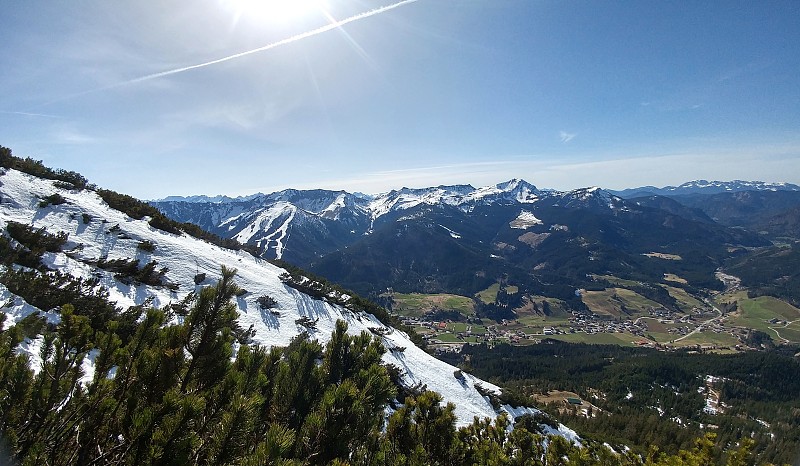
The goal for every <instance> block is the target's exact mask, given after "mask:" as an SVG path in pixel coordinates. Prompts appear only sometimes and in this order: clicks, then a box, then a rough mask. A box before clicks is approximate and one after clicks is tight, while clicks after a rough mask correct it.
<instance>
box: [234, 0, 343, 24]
mask: <svg viewBox="0 0 800 466" xmlns="http://www.w3.org/2000/svg"><path fill="white" fill-rule="evenodd" d="M228 3H229V5H230V6H231V7H232V8H233V10H235V12H236V16H237V17H238V18H240V19H244V18H246V19H248V20H255V21H259V22H269V23H280V24H287V23H291V22H293V21H297V20H301V19H303V18H304V17H306V16H309V15H311V14H313V13H324V12H325V11H326V9H327V6H328V5H327V1H325V0H229V1H228Z"/></svg>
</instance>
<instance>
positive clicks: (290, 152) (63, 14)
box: [0, 0, 800, 199]
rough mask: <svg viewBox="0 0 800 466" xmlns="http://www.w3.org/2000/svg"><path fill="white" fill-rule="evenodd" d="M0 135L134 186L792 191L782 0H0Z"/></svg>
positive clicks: (137, 192) (796, 67)
mask: <svg viewBox="0 0 800 466" xmlns="http://www.w3.org/2000/svg"><path fill="white" fill-rule="evenodd" d="M0 43H2V44H3V46H2V47H0V89H1V90H2V92H0V145H3V146H6V147H9V148H11V149H12V151H13V152H14V154H15V155H18V156H23V157H32V158H34V159H37V160H42V161H43V162H44V163H45V164H46V165H48V166H51V167H56V168H64V169H67V170H73V171H77V172H80V173H81V174H83V175H84V176H86V177H87V178H88V179H89V180H90V181H91V182H93V183H96V184H97V185H99V186H101V187H104V188H108V189H113V190H116V191H118V192H122V193H126V194H130V195H133V196H136V197H139V198H143V199H157V198H162V197H166V196H168V195H192V194H207V195H217V194H225V195H229V196H238V195H247V194H253V193H256V192H265V193H268V192H273V191H277V190H280V189H285V188H296V189H312V188H325V189H336V190H340V189H341V190H346V191H350V192H356V191H358V192H364V193H379V192H385V191H389V190H391V189H397V188H400V187H403V186H407V187H428V186H436V185H442V184H472V185H473V186H476V187H478V186H487V185H492V184H496V183H500V182H502V181H505V180H508V179H511V178H522V179H525V180H526V181H528V182H531V183H533V184H535V185H536V186H537V187H539V188H552V189H561V190H566V189H573V188H579V187H586V186H601V187H605V188H611V189H621V188H626V187H635V186H643V185H655V186H659V187H660V186H665V185H677V184H680V183H683V182H685V181H689V180H695V179H707V180H733V179H743V180H762V181H772V182H778V181H785V182H791V183H796V184H800V2H798V1H797V0H790V1H770V0H765V1H759V2H753V1H741V2H740V1H735V0H725V1H688V0H687V1H663V0H658V1H651V0H631V1H626V0H615V1H600V0H598V1H573V0H559V1H557V0H552V1H551V0H541V1H538V0H485V1H478V0H405V1H400V2H399V3H398V2H397V1H393V0H374V1H373V0H291V1H282V0H261V1H259V0H193V1H191V2H186V1H185V0H180V1H178V0H159V1H154V0H151V1H142V0H136V1H134V0H120V1H114V2H108V1H105V0H77V1H72V2H53V1H50V0H26V1H18V2H5V3H4V5H3V6H2V14H0Z"/></svg>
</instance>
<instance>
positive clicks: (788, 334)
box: [776, 322, 800, 343]
mask: <svg viewBox="0 0 800 466" xmlns="http://www.w3.org/2000/svg"><path fill="white" fill-rule="evenodd" d="M776 330H777V332H778V333H780V335H781V337H783V338H785V339H787V340H789V341H791V342H793V343H800V322H795V323H793V324H790V325H789V326H788V327H786V328H780V327H778V328H777V329H776Z"/></svg>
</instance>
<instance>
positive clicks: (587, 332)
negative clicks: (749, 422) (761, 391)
mask: <svg viewBox="0 0 800 466" xmlns="http://www.w3.org/2000/svg"><path fill="white" fill-rule="evenodd" d="M401 319H402V320H403V323H405V324H406V325H408V326H411V327H412V328H414V329H415V330H416V331H417V332H418V333H420V334H421V335H422V336H423V338H424V339H425V341H426V342H427V343H428V346H429V347H431V349H432V350H433V351H434V352H457V351H460V349H461V347H462V346H463V345H465V344H484V343H485V344H487V345H489V346H492V345H494V344H498V343H508V344H512V345H531V344H538V343H541V342H542V341H544V340H546V339H556V340H564V341H583V342H597V343H608V342H612V343H626V342H627V344H634V345H637V346H650V347H654V348H658V349H664V350H666V349H669V348H670V347H672V345H679V343H680V342H681V341H682V340H684V339H688V338H690V337H692V336H694V335H697V334H705V335H711V334H716V335H728V336H730V338H729V340H730V342H731V344H730V345H725V344H721V343H716V342H715V340H718V339H715V338H709V340H710V341H709V342H707V343H702V344H700V343H698V344H697V345H696V346H697V349H699V350H719V349H722V350H727V349H730V350H739V349H742V347H741V345H739V344H738V342H739V341H741V340H743V339H744V338H745V337H746V335H747V333H748V329H745V328H742V327H737V326H732V325H730V324H728V323H727V322H726V319H725V315H724V314H723V313H722V312H720V311H716V312H715V310H711V309H701V308H695V309H693V310H692V312H691V313H681V312H676V311H671V310H668V309H664V308H650V309H649V311H648V315H646V316H639V317H636V318H625V319H622V318H612V317H610V316H608V315H602V314H599V315H598V314H593V313H580V312H576V311H573V312H571V315H570V316H569V317H568V318H566V319H553V321H552V323H546V324H542V323H536V324H526V323H524V322H522V321H520V320H501V321H500V322H497V323H495V322H493V321H490V320H488V319H479V318H476V317H473V318H467V320H466V322H462V321H457V320H449V319H448V320H438V321H436V320H427V319H425V316H423V317H401ZM698 338H700V339H701V340H702V339H703V338H701V337H698ZM612 339H613V340H612ZM686 343H687V344H686V345H680V346H690V345H688V343H689V341H687V342H686Z"/></svg>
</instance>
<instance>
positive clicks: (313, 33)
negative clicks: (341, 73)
mask: <svg viewBox="0 0 800 466" xmlns="http://www.w3.org/2000/svg"><path fill="white" fill-rule="evenodd" d="M417 1H419V0H401V1H399V2H397V3H393V4H391V5H386V6H382V7H380V8H375V9H373V10H369V11H365V12H363V13H359V14H357V15H354V16H350V17H348V18H345V19H342V20H338V21H336V20H334V21H332V22H331V23H329V24H326V25H325V26H321V27H318V28H316V29H312V30H311V31H308V32H303V33H300V34H296V35H294V36H291V37H288V38H286V39H282V40H279V41H277V42H273V43H271V44H268V45H265V46H263V47H259V48H256V49H252V50H248V51H246V52H239V53H235V54H233V55H228V56H227V57H222V58H217V59H216V60H211V61H207V62H203V63H198V64H196V65H189V66H184V67H181V68H175V69H173V70H168V71H161V72H159V73H153V74H148V75H147V76H142V77H139V78H134V79H129V80H127V81H122V82H119V83H116V84H111V85H108V86H105V87H100V88H97V89H92V90H89V91H85V92H81V93H78V94H73V95H71V96H67V97H62V98H60V99H56V100H52V101H50V102H47V103H45V104H43V105H42V106H45V105H50V104H52V103H55V102H60V101H63V100H67V99H72V98H75V97H80V96H83V95H86V94H91V93H94V92H100V91H105V90H108V89H114V88H117V87H121V86H127V85H129V84H136V83H140V82H144V81H150V80H151V79H157V78H163V77H164V76H169V75H173V74H178V73H183V72H186V71H191V70H195V69H197V68H204V67H206V66H211V65H216V64H217V63H222V62H226V61H229V60H235V59H237V58H241V57H244V56H247V55H251V54H254V53H258V52H264V51H267V50H271V49H274V48H276V47H280V46H282V45H287V44H291V43H292V42H297V41H298V40H303V39H306V38H309V37H313V36H316V35H319V34H322V33H324V32H328V31H330V30H333V29H336V28H339V27H342V26H344V25H345V24H349V23H352V22H355V21H359V20H362V19H365V18H369V17H370V16H375V15H379V14H381V13H385V12H387V11H389V10H394V9H395V8H399V7H401V6H403V5H408V4H409V3H415V2H417Z"/></svg>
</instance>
